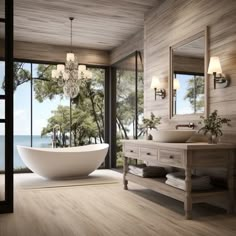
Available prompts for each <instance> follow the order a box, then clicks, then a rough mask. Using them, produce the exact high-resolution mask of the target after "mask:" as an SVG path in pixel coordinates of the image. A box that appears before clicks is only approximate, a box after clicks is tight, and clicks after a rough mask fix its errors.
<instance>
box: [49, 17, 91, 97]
mask: <svg viewBox="0 0 236 236" xmlns="http://www.w3.org/2000/svg"><path fill="white" fill-rule="evenodd" d="M69 20H70V22H71V33H70V46H71V52H69V53H67V55H66V62H65V65H64V64H58V65H57V69H56V70H52V79H53V80H54V81H56V82H57V83H58V86H60V87H63V92H64V94H65V96H67V97H70V98H75V97H77V95H78V94H79V83H80V81H81V80H83V79H91V78H92V72H91V71H88V70H87V69H86V66H85V65H79V63H78V60H77V58H76V56H75V54H74V53H72V21H73V20H74V17H70V18H69Z"/></svg>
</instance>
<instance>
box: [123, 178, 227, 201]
mask: <svg viewBox="0 0 236 236" xmlns="http://www.w3.org/2000/svg"><path fill="white" fill-rule="evenodd" d="M125 179H126V180H128V181H131V182H134V183H136V184H139V185H141V186H143V187H146V188H148V189H151V190H154V191H156V192H158V193H161V194H163V195H166V196H168V197H171V198H174V199H176V200H179V201H181V202H184V201H185V199H186V192H185V191H184V190H181V189H178V188H175V187H172V186H170V185H167V184H165V181H166V178H142V177H139V176H136V175H133V174H130V173H127V174H126V176H125ZM227 196H228V190H227V189H223V188H213V189H211V190H204V191H192V192H191V198H192V203H198V202H205V201H207V200H209V198H215V197H227Z"/></svg>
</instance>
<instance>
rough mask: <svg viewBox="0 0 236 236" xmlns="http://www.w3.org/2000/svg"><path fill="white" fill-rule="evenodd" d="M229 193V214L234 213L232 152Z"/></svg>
mask: <svg viewBox="0 0 236 236" xmlns="http://www.w3.org/2000/svg"><path fill="white" fill-rule="evenodd" d="M227 184H228V191H229V199H228V210H227V212H228V213H229V214H232V213H233V212H234V153H233V151H230V156H229V163H228V179H227Z"/></svg>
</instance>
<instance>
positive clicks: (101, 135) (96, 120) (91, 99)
mask: <svg viewBox="0 0 236 236" xmlns="http://www.w3.org/2000/svg"><path fill="white" fill-rule="evenodd" d="M89 95H90V96H89V97H90V101H91V103H92V110H93V115H94V119H95V122H96V125H97V128H98V133H99V139H100V142H101V143H102V140H103V134H102V132H101V128H100V125H99V122H98V118H97V113H96V110H95V104H94V101H93V95H92V93H91V92H90V93H89Z"/></svg>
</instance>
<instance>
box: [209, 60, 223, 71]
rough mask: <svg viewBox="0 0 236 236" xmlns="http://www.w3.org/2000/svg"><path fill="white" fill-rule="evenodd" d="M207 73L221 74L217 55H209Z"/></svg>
mask: <svg viewBox="0 0 236 236" xmlns="http://www.w3.org/2000/svg"><path fill="white" fill-rule="evenodd" d="M207 73H208V74H213V73H217V74H221V73H222V69H221V65H220V59H219V57H211V59H210V63H209V67H208V72H207Z"/></svg>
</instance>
